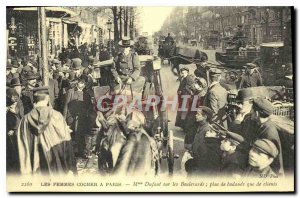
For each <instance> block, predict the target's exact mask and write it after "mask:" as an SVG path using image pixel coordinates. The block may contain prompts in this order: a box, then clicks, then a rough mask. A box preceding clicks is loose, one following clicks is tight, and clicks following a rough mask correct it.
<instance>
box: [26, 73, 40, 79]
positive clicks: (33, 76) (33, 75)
mask: <svg viewBox="0 0 300 198" xmlns="http://www.w3.org/2000/svg"><path fill="white" fill-rule="evenodd" d="M37 78H38V75H37V74H36V73H35V72H33V71H28V72H27V74H26V76H25V79H26V80H33V79H37Z"/></svg>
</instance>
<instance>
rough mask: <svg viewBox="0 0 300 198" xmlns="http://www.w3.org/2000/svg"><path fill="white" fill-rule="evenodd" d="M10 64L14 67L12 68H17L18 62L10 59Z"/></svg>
mask: <svg viewBox="0 0 300 198" xmlns="http://www.w3.org/2000/svg"><path fill="white" fill-rule="evenodd" d="M11 66H12V67H14V68H19V64H18V62H17V60H12V61H11Z"/></svg>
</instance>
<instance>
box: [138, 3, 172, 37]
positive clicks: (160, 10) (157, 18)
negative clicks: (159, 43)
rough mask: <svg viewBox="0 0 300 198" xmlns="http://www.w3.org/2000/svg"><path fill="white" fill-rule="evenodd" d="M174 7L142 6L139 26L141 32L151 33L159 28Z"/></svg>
mask: <svg viewBox="0 0 300 198" xmlns="http://www.w3.org/2000/svg"><path fill="white" fill-rule="evenodd" d="M173 8H174V7H142V9H141V11H142V12H141V23H142V25H141V27H142V32H148V34H152V33H153V32H156V31H158V30H160V27H161V26H162V24H163V22H164V21H165V19H166V18H167V17H168V16H169V14H170V12H171V11H172V9H173Z"/></svg>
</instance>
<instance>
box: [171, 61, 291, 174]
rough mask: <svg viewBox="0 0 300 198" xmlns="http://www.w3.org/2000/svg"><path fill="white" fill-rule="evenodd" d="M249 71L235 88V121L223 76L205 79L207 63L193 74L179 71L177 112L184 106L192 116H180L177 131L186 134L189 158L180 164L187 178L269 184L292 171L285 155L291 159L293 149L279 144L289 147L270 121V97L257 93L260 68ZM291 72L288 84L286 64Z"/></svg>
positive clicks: (211, 73)
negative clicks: (268, 180) (266, 180)
mask: <svg viewBox="0 0 300 198" xmlns="http://www.w3.org/2000/svg"><path fill="white" fill-rule="evenodd" d="M245 68H246V71H245V72H244V73H243V74H242V75H241V76H240V77H239V78H238V79H237V80H236V84H235V85H234V88H233V89H236V90H238V92H237V96H236V98H235V100H234V101H235V103H236V104H235V106H236V108H237V109H236V110H237V111H236V115H235V117H234V119H233V120H232V119H229V113H228V111H229V110H230V109H228V107H229V106H228V104H229V102H230V101H228V98H229V97H228V95H229V93H231V92H230V91H231V88H232V87H230V86H228V85H226V83H225V81H224V74H223V72H222V71H221V70H220V69H218V68H210V69H209V70H208V71H209V75H207V72H206V71H207V69H208V68H207V62H206V61H204V62H202V63H199V64H197V69H196V70H195V72H194V74H192V73H190V71H189V68H188V67H187V66H185V65H181V68H180V85H179V88H178V91H177V94H178V96H179V98H178V99H179V106H181V105H185V107H186V108H187V109H188V111H179V112H178V113H177V117H176V123H175V125H176V126H178V127H181V128H182V129H183V131H184V132H185V139H184V147H185V149H186V153H185V154H184V156H183V159H182V164H183V165H184V168H185V170H186V172H187V174H188V175H189V176H199V175H200V176H211V175H217V176H230V177H245V176H246V177H247V176H250V177H260V176H261V175H264V176H265V177H267V178H270V177H278V176H279V177H281V176H284V175H285V174H290V173H291V171H292V169H290V167H289V168H288V167H284V165H283V164H284V163H283V158H284V157H283V155H286V156H287V155H292V153H289V152H290V149H291V148H292V144H293V143H292V144H291V145H289V146H290V147H289V146H287V145H282V143H281V142H282V141H284V142H285V143H286V141H285V140H283V139H282V138H283V137H282V133H284V132H282V131H280V130H279V128H278V126H277V125H276V124H275V123H274V122H273V121H272V119H271V117H272V114H273V111H274V106H273V105H272V103H271V97H272V96H268V92H267V91H265V92H264V93H263V94H261V93H259V91H258V90H259V88H258V87H259V86H263V81H262V76H261V75H260V73H259V72H258V67H257V66H256V65H255V64H252V63H251V64H246V65H245ZM287 68H289V69H287V70H286V72H285V73H284V74H283V76H284V78H285V82H287V81H291V79H292V78H291V71H292V70H291V68H292V65H291V64H288V66H287ZM280 82H282V81H280ZM274 85H280V86H284V85H285V86H287V87H286V88H292V86H291V84H290V83H285V84H282V83H281V84H280V83H279V84H278V83H277V82H274ZM266 90H267V89H266ZM187 95H188V96H190V97H187ZM279 95H280V96H278V97H283V95H281V94H279ZM186 98H188V99H187V101H185V102H184V99H186ZM195 98H196V101H197V102H195ZM281 100H283V98H281ZM194 104H197V107H198V110H197V111H195V110H194V111H193V110H192V108H191V107H192V106H193V105H194ZM181 108H183V107H181ZM283 147H284V150H283ZM287 147H289V148H288V149H287ZM286 150H289V151H286ZM286 160H289V158H288V159H286ZM290 163H293V162H290ZM284 171H286V173H285V172H284Z"/></svg>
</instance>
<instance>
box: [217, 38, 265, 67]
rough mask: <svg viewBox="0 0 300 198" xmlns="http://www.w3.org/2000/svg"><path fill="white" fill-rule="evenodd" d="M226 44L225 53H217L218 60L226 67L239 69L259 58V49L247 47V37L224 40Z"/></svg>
mask: <svg viewBox="0 0 300 198" xmlns="http://www.w3.org/2000/svg"><path fill="white" fill-rule="evenodd" d="M223 41H224V42H225V43H226V44H225V45H226V46H227V47H226V48H225V51H222V52H216V55H215V57H216V60H217V61H218V62H219V63H220V64H222V65H224V66H226V67H235V68H239V67H242V66H243V65H245V64H246V63H250V62H252V61H253V60H255V59H256V58H258V57H259V49H258V48H257V47H255V46H248V45H247V37H239V38H238V39H235V40H234V39H232V38H231V39H226V40H223Z"/></svg>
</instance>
